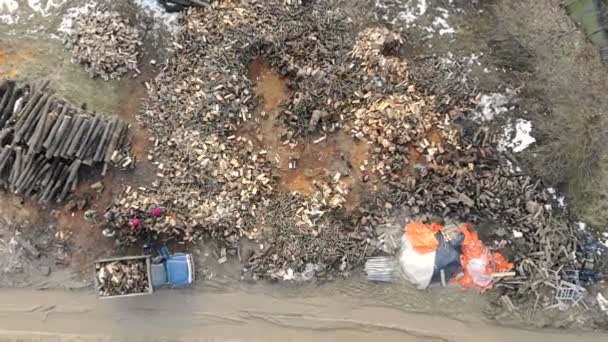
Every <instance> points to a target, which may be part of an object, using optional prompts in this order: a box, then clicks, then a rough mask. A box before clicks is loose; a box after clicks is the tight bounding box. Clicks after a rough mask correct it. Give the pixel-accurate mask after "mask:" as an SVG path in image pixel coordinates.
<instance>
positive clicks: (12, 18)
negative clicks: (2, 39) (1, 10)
mask: <svg viewBox="0 0 608 342" xmlns="http://www.w3.org/2000/svg"><path fill="white" fill-rule="evenodd" d="M17 22H19V16H17V15H11V14H2V15H0V23H2V24H6V25H13V24H15V23H17Z"/></svg>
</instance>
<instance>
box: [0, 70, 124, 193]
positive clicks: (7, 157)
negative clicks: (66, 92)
mask: <svg viewBox="0 0 608 342" xmlns="http://www.w3.org/2000/svg"><path fill="white" fill-rule="evenodd" d="M47 85H48V82H46V83H42V84H41V85H38V86H37V85H31V86H29V85H28V86H25V87H18V86H17V85H16V83H15V82H13V81H5V82H4V83H3V84H2V85H0V98H1V99H2V101H1V102H0V184H1V185H2V187H3V188H4V189H6V190H9V191H11V192H14V193H17V194H22V195H25V196H28V197H32V198H35V199H37V200H39V201H40V202H42V203H49V202H50V201H57V202H61V201H63V200H64V199H65V198H66V197H67V195H68V193H69V192H70V191H72V190H73V189H75V188H76V185H77V184H78V174H79V170H80V169H81V167H83V166H85V165H86V166H93V165H100V164H103V165H104V173H105V170H106V167H107V165H108V164H116V163H121V162H123V163H124V162H125V160H122V159H121V158H119V157H120V156H122V154H121V153H119V152H118V150H121V149H123V142H124V139H125V138H126V134H127V125H126V124H125V123H124V122H123V121H121V120H118V119H117V118H105V117H102V116H100V115H94V114H92V113H88V112H85V111H83V110H81V109H79V108H77V107H75V106H73V105H71V104H70V103H68V102H67V101H65V100H62V99H59V98H57V97H55V96H54V95H52V94H51V93H50V92H49V91H47V89H46V87H47Z"/></svg>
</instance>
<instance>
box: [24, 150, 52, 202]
mask: <svg viewBox="0 0 608 342" xmlns="http://www.w3.org/2000/svg"><path fill="white" fill-rule="evenodd" d="M40 159H44V158H40ZM50 169H51V163H48V162H47V161H46V160H44V164H42V167H40V168H39V170H38V171H37V172H36V174H35V175H34V177H32V179H31V180H30V181H29V183H27V184H24V186H23V190H22V191H23V194H24V195H25V196H27V197H31V196H32V195H34V192H35V191H36V188H37V185H39V184H40V183H42V180H43V179H44V176H45V175H46V173H47V172H48V171H49V170H50Z"/></svg>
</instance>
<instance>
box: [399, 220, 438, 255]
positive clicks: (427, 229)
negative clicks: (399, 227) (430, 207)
mask: <svg viewBox="0 0 608 342" xmlns="http://www.w3.org/2000/svg"><path fill="white" fill-rule="evenodd" d="M439 230H441V225H440V224H437V223H432V224H430V225H426V224H424V223H422V222H413V223H410V224H408V225H407V226H406V227H405V235H406V237H407V239H408V240H409V242H410V244H411V246H412V248H414V249H415V250H416V252H418V253H430V252H434V251H435V250H437V247H438V246H439V241H437V239H436V238H435V233H437V232H438V231H439Z"/></svg>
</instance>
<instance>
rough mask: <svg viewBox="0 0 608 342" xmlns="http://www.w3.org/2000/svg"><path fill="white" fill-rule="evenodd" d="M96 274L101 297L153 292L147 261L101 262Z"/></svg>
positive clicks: (96, 268) (97, 266)
mask: <svg viewBox="0 0 608 342" xmlns="http://www.w3.org/2000/svg"><path fill="white" fill-rule="evenodd" d="M95 272H96V275H95V276H96V278H97V291H98V292H99V296H100V297H108V296H119V295H127V294H136V293H146V292H150V291H151V288H150V279H149V276H148V270H147V265H146V259H129V260H117V261H110V262H103V263H102V262H99V263H97V264H96V265H95Z"/></svg>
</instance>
